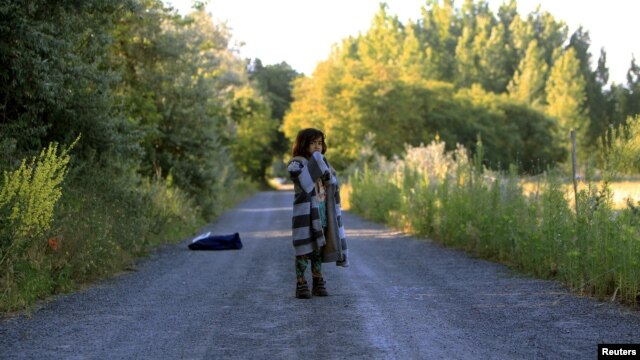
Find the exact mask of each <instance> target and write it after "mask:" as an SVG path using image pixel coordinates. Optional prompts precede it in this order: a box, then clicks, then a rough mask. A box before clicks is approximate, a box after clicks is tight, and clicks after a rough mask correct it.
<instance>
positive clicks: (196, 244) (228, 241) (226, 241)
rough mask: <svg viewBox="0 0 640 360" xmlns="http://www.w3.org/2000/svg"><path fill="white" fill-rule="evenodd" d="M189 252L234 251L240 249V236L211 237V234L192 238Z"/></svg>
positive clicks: (235, 234) (236, 234)
mask: <svg viewBox="0 0 640 360" xmlns="http://www.w3.org/2000/svg"><path fill="white" fill-rule="evenodd" d="M189 249H191V250H234V249H242V241H240V234H238V233H234V234H228V235H211V232H208V233H205V234H201V235H198V236H196V237H195V238H193V240H192V241H191V244H189Z"/></svg>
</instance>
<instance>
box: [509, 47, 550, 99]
mask: <svg viewBox="0 0 640 360" xmlns="http://www.w3.org/2000/svg"><path fill="white" fill-rule="evenodd" d="M547 71H548V70H547V64H546V62H545V61H544V54H543V52H542V49H540V48H539V47H538V42H537V41H536V40H532V41H531V42H530V43H529V47H528V48H527V52H526V55H525V57H524V59H522V62H521V63H520V65H519V66H518V70H517V71H516V73H515V75H514V76H513V79H512V80H511V82H510V83H509V85H508V86H507V90H508V91H509V96H510V97H511V98H512V99H515V100H518V101H521V102H524V103H526V104H529V105H531V106H539V105H542V103H543V102H544V98H545V90H544V88H545V82H546V77H547Z"/></svg>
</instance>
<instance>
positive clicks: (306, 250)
mask: <svg viewBox="0 0 640 360" xmlns="http://www.w3.org/2000/svg"><path fill="white" fill-rule="evenodd" d="M326 151H327V144H326V143H325V137H324V134H323V133H322V131H320V130H317V129H313V128H307V129H302V130H300V132H298V135H297V136H296V141H295V143H294V144H293V150H292V153H293V159H291V161H289V164H288V166H287V169H288V171H289V176H290V177H291V180H292V181H293V184H294V201H293V219H292V223H293V248H294V251H295V256H296V259H295V265H296V266H295V269H296V277H297V282H296V298H299V299H310V298H311V295H312V294H313V295H315V296H327V295H328V293H327V289H326V287H325V281H324V279H323V277H322V263H323V262H325V263H326V262H335V263H336V265H338V266H343V267H347V266H349V264H348V262H347V242H346V239H345V235H344V228H343V227H342V214H341V210H340V187H339V184H338V179H337V177H336V172H335V170H334V169H333V168H332V167H331V165H329V162H328V161H327V159H326V158H325V157H324V153H325V152H326ZM309 261H310V262H311V277H312V279H313V286H312V291H311V292H310V291H309V287H308V285H307V281H306V278H305V275H304V273H305V270H306V269H307V265H308V263H309Z"/></svg>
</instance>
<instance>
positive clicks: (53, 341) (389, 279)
mask: <svg viewBox="0 0 640 360" xmlns="http://www.w3.org/2000/svg"><path fill="white" fill-rule="evenodd" d="M292 196H293V193H292V192H290V191H270V192H262V193H259V194H257V195H256V196H253V197H251V198H250V199H248V200H246V201H244V202H243V203H241V204H240V205H238V206H237V207H236V208H234V209H232V210H230V211H228V212H226V213H225V214H223V215H222V216H221V217H220V218H219V219H218V220H217V221H216V222H215V223H213V224H211V225H209V226H208V227H207V228H206V229H203V230H204V231H213V232H214V233H219V234H227V233H233V232H236V231H237V232H239V233H240V236H241V238H242V241H243V244H244V248H243V249H241V250H229V251H191V250H189V249H188V248H187V244H188V243H189V240H188V239H187V240H185V241H184V242H182V243H180V244H178V245H171V246H165V247H163V248H161V249H159V250H158V251H156V252H154V254H153V256H151V257H150V258H148V259H145V260H143V261H141V262H140V263H139V264H138V265H137V271H134V272H129V273H126V274H123V275H120V276H117V277H115V278H113V279H110V280H108V281H104V282H101V283H100V284H97V285H95V286H93V287H91V288H88V289H86V290H83V291H81V292H78V293H75V294H71V295H64V296H59V297H57V298H55V299H53V300H52V301H49V302H47V303H45V304H43V305H41V306H40V307H39V308H38V309H37V310H36V311H34V312H33V314H32V315H31V317H27V316H25V315H18V316H13V317H11V318H6V319H4V320H1V321H0V358H1V359H301V358H308V359H547V358H548V359H595V358H597V347H598V344H599V343H640V312H638V311H632V310H628V309H625V308H623V307H621V306H618V305H615V304H611V303H602V302H598V301H595V300H593V299H590V298H586V297H579V296H576V295H572V294H570V293H569V292H568V291H567V290H566V289H565V288H563V287H561V286H560V285H558V284H556V283H554V282H551V281H543V280H536V279H532V278H528V277H525V276H522V275H518V274H515V273H513V272H511V271H510V270H508V269H507V268H505V267H504V266H502V265H498V264H494V263H490V262H487V261H483V260H478V259H474V258H472V257H470V256H468V255H465V254H464V253H461V252H457V251H453V250H450V249H445V248H442V247H441V246H438V245H436V244H433V243H431V242H429V241H427V240H424V239H416V238H413V237H410V236H407V235H404V234H402V233H399V232H396V231H393V230H390V229H387V228H385V227H383V226H381V225H377V224H373V223H371V222H368V221H365V220H363V219H361V218H359V217H357V216H355V215H352V214H349V213H346V214H345V216H344V223H345V227H346V230H347V237H348V240H349V246H350V255H351V257H350V259H351V266H350V267H349V268H339V267H336V266H335V265H334V264H325V266H324V273H325V278H326V280H327V287H328V291H329V292H330V296H329V297H325V298H321V297H314V298H313V299H310V300H299V299H295V298H294V288H295V274H294V263H293V249H292V246H291V243H290V224H291V202H292Z"/></svg>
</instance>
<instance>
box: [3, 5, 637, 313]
mask: <svg viewBox="0 0 640 360" xmlns="http://www.w3.org/2000/svg"><path fill="white" fill-rule="evenodd" d="M211 6H213V8H215V3H213V4H212V5H211ZM421 10H422V11H420V13H419V14H416V17H415V18H416V19H417V20H416V21H408V22H407V23H402V22H401V21H400V20H399V19H398V18H397V17H396V16H393V15H392V14H390V13H389V11H388V8H387V6H386V5H385V4H384V3H381V4H380V7H379V11H378V12H377V13H376V14H375V16H374V17H373V19H372V22H371V26H370V28H369V30H368V31H366V32H364V33H361V34H358V35H357V36H349V37H346V38H345V39H343V40H342V41H341V42H340V43H339V44H335V46H334V47H333V49H332V51H331V53H330V54H328V57H327V59H326V60H325V61H322V62H320V63H319V64H318V66H317V67H316V69H315V70H314V71H313V73H312V74H308V75H304V74H299V73H298V72H296V71H295V70H294V69H292V68H291V67H290V66H289V65H288V64H287V63H286V62H282V63H280V64H271V65H263V64H262V62H261V61H260V59H241V58H239V56H238V54H239V51H238V48H237V47H236V45H234V44H236V43H237V42H236V41H235V40H242V39H233V37H232V34H231V32H230V29H228V28H227V27H226V26H225V24H224V23H222V24H218V23H215V22H214V21H213V20H212V17H211V14H209V13H207V12H206V11H205V5H204V2H200V1H194V9H193V12H191V13H190V14H188V15H181V14H178V13H177V12H176V11H175V10H173V9H171V8H168V7H167V6H166V5H165V4H164V3H163V2H162V1H160V0H86V1H81V2H78V1H67V0H63V1H58V0H56V1H54V0H39V1H31V2H24V1H19V0H6V1H4V2H3V3H2V5H0V85H1V86H0V99H1V101H0V155H1V156H0V174H2V176H1V177H0V312H8V311H13V310H21V309H25V308H26V309H28V308H29V307H31V306H33V304H35V303H36V302H37V301H38V300H40V299H45V298H47V297H48V296H50V295H52V294H56V293H61V292H67V291H72V290H73V289H77V288H78V287H79V286H82V285H83V284H84V283H87V282H93V281H96V280H99V279H103V278H105V277H108V276H112V275H113V274H116V273H118V272H121V271H125V270H127V269H131V268H133V267H134V266H135V260H136V259H137V258H138V257H140V256H144V255H145V254H148V253H149V252H150V251H152V249H153V248H154V247H156V246H158V245H160V244H164V243H175V242H178V241H182V240H184V239H186V238H188V237H190V236H192V235H193V234H194V232H195V231H197V229H198V228H200V227H201V226H203V225H204V224H206V223H208V222H211V221H213V220H215V219H216V218H217V216H218V215H219V214H220V213H221V212H222V211H224V210H225V209H226V208H228V207H229V206H232V205H233V204H235V203H237V201H239V200H240V199H242V198H243V197H245V196H248V195H250V194H252V193H253V192H254V191H256V190H259V189H264V188H267V186H269V184H270V183H269V181H268V180H267V179H278V180H277V181H272V182H271V184H276V185H272V186H277V187H279V188H286V186H285V185H286V184H284V181H282V179H285V178H286V177H287V173H286V160H287V158H288V157H289V154H288V153H289V149H290V144H291V140H292V139H293V138H294V137H295V135H296V133H297V131H298V130H300V129H301V128H303V127H310V126H312V127H317V128H319V129H322V130H323V131H324V132H325V134H326V135H327V143H328V148H329V150H328V153H327V157H328V159H329V160H330V161H331V164H332V165H333V166H334V167H336V168H337V170H338V171H339V173H340V174H343V175H345V176H349V178H350V184H346V186H345V190H348V194H349V199H345V200H347V201H345V205H350V206H351V209H353V210H355V211H357V212H359V213H361V214H363V215H365V216H367V217H369V218H371V219H373V220H376V221H380V222H385V223H387V224H390V225H393V226H397V227H399V228H402V229H405V230H407V231H411V232H413V233H415V234H418V235H422V236H429V237H431V238H433V239H434V240H435V241H439V242H441V243H443V244H447V245H451V246H456V247H459V248H462V249H466V250H469V251H472V252H473V253H475V254H478V255H480V256H484V257H487V258H490V259H493V260H496V261H502V262H505V263H508V264H510V265H512V266H514V267H516V268H518V269H521V270H522V271H525V272H528V273H532V274H535V275H537V276H544V277H552V278H558V279H560V280H562V281H564V282H565V283H567V284H568V286H570V287H571V288H572V289H575V290H576V291H581V292H583V293H587V294H594V295H597V296H599V297H612V298H617V299H624V300H625V301H628V302H633V301H634V299H635V297H636V296H637V293H638V279H640V276H639V275H640V274H638V270H637V269H638V263H637V262H638V260H637V259H638V255H640V254H638V252H639V250H638V243H639V242H640V239H639V235H638V212H640V210H639V208H640V204H638V198H637V197H634V196H635V195H631V197H630V198H629V199H624V198H622V199H618V200H616V196H618V197H620V192H617V191H616V190H612V189H614V184H615V183H616V181H617V180H619V179H627V180H628V179H632V180H630V181H633V179H635V178H636V177H637V176H638V175H639V174H640V161H639V160H638V159H640V150H639V149H640V125H638V120H637V119H638V118H637V115H638V114H640V67H639V66H638V65H637V64H636V62H635V59H631V61H630V66H629V70H628V74H627V82H626V83H625V84H617V83H611V82H610V81H609V79H608V76H609V75H608V68H607V62H606V61H607V58H606V51H605V49H599V54H598V57H597V60H596V59H595V57H593V55H592V53H591V52H590V38H589V33H588V31H587V30H586V29H583V28H579V29H576V30H575V31H574V32H573V33H572V34H569V32H568V28H567V26H566V24H564V22H562V21H561V20H558V19H555V18H554V16H553V15H552V14H550V13H548V12H545V11H543V10H542V9H537V10H535V11H534V12H532V13H531V14H519V13H518V10H517V3H516V1H515V0H514V1H510V2H508V3H505V4H503V5H502V6H501V7H500V8H499V10H498V11H497V13H494V12H492V11H491V9H490V8H489V6H488V5H487V3H485V2H483V1H465V2H464V3H463V4H461V6H460V7H456V6H455V5H454V2H453V1H451V0H429V1H426V3H425V5H424V6H423V8H422V9H421ZM247 11H251V9H247ZM630 39H632V37H630ZM570 130H573V131H575V133H576V134H577V139H578V142H577V144H576V146H577V154H578V159H577V163H578V174H579V175H580V176H581V185H580V186H581V187H580V188H579V193H578V194H577V195H578V196H577V199H578V202H577V203H578V205H577V207H576V206H575V205H573V204H574V203H575V198H574V196H573V195H574V194H572V193H571V190H572V187H571V182H569V181H568V180H567V179H568V178H569V177H570V175H569V174H571V161H570V156H569V154H570V150H571V144H570V143H569V142H568V141H567V138H568V133H569V131H570ZM479 139H480V140H481V141H479ZM424 144H428V145H426V146H425V145H424ZM632 184H634V183H633V182H632ZM631 186H632V187H635V185H631ZM621 201H622V203H621Z"/></svg>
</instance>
